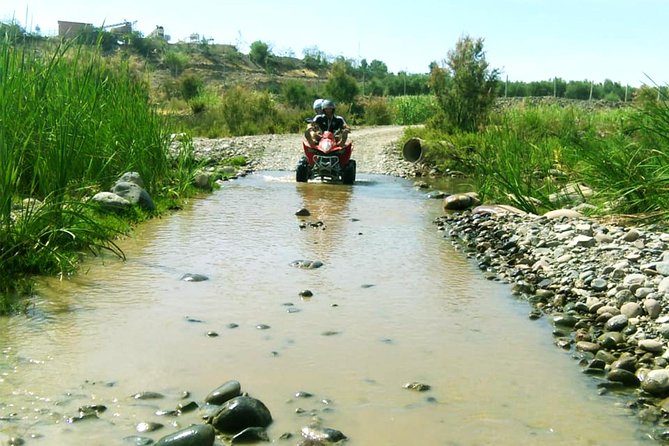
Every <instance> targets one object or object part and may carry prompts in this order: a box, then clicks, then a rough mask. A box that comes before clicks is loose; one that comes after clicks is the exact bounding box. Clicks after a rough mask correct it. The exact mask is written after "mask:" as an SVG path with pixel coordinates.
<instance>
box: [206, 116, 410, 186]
mask: <svg viewBox="0 0 669 446" xmlns="http://www.w3.org/2000/svg"><path fill="white" fill-rule="evenodd" d="M404 129H405V127H403V126H378V127H362V128H358V129H353V131H352V132H351V134H350V136H349V141H351V142H352V143H353V155H352V158H353V159H355V160H356V161H357V170H358V172H359V173H371V174H384V175H393V176H400V177H413V176H414V174H415V168H414V165H413V164H411V163H409V162H406V161H404V160H403V159H402V157H401V153H400V150H399V148H398V142H399V140H400V138H401V136H402V134H403V133H404ZM302 139H303V137H302V135H301V134H281V135H254V136H239V137H232V138H216V139H207V138H195V139H194V140H193V146H194V151H195V156H196V158H198V159H202V158H205V159H209V160H212V161H218V160H221V159H224V158H230V157H234V156H245V157H247V159H249V160H250V165H249V168H250V169H251V170H279V171H285V170H294V169H295V166H296V164H297V161H298V160H299V158H300V157H301V156H302V153H303V152H302Z"/></svg>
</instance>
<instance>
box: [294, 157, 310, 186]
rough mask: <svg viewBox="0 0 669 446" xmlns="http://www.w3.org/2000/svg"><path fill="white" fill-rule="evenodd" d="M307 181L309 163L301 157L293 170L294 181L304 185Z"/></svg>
mask: <svg viewBox="0 0 669 446" xmlns="http://www.w3.org/2000/svg"><path fill="white" fill-rule="evenodd" d="M308 180H309V163H308V162H307V158H306V157H304V156H303V157H302V158H301V159H300V161H299V162H298V163H297V169H295V181H297V182H298V183H306V182H307V181H308Z"/></svg>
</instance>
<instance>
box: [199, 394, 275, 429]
mask: <svg viewBox="0 0 669 446" xmlns="http://www.w3.org/2000/svg"><path fill="white" fill-rule="evenodd" d="M271 423H272V415H271V414H270V412H269V409H267V407H266V406H265V405H264V404H263V402H262V401H260V400H257V399H255V398H252V397H250V396H238V397H235V398H233V399H231V400H229V401H226V402H225V403H224V404H223V406H222V407H221V410H219V411H218V413H216V415H214V418H213V419H212V420H211V424H213V426H214V427H215V428H216V429H217V430H218V431H220V432H223V433H225V434H237V433H239V432H241V431H243V430H244V429H246V428H248V427H267V426H269V425H270V424H271Z"/></svg>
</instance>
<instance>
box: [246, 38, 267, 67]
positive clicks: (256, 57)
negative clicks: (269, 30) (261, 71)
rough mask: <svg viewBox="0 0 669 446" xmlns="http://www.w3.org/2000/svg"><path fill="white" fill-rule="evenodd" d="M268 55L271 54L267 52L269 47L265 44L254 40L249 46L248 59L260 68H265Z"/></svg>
mask: <svg viewBox="0 0 669 446" xmlns="http://www.w3.org/2000/svg"><path fill="white" fill-rule="evenodd" d="M270 54H271V52H270V50H269V45H267V44H266V43H265V42H262V41H260V40H256V41H255V42H253V43H252V44H251V50H250V52H249V58H250V59H251V61H252V62H254V63H257V64H258V65H260V66H261V67H267V62H268V61H269V56H270Z"/></svg>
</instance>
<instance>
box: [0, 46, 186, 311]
mask: <svg viewBox="0 0 669 446" xmlns="http://www.w3.org/2000/svg"><path fill="white" fill-rule="evenodd" d="M0 122H1V123H2V126H0V276H2V277H3V279H4V280H3V289H0V294H2V295H4V296H5V297H6V298H5V299H1V298H0V301H1V302H2V305H0V308H3V307H6V306H7V305H5V304H6V303H7V302H10V300H11V299H9V297H7V296H11V295H13V294H16V292H17V291H19V290H18V289H17V288H16V285H17V284H19V283H21V281H20V278H22V277H26V275H27V274H69V273H71V272H73V271H74V270H75V268H76V265H77V262H78V260H79V258H80V256H81V255H82V254H83V253H96V252H99V251H100V250H109V251H111V252H113V253H115V254H117V255H118V256H121V257H122V256H123V253H122V252H121V250H120V249H119V248H118V247H117V246H116V244H115V243H114V240H115V238H116V237H117V236H118V235H119V231H120V229H119V226H120V225H119V224H118V222H115V221H114V220H115V219H116V217H113V218H110V217H109V216H107V215H105V214H103V213H100V211H99V210H98V209H97V208H95V207H94V206H92V205H91V204H89V203H88V202H87V199H88V198H89V197H90V196H91V195H92V194H93V193H95V192H97V191H101V190H109V188H110V186H111V185H112V184H113V183H114V182H115V181H116V179H117V178H118V177H119V176H120V175H121V174H122V173H124V172H127V171H135V172H139V174H140V175H141V177H142V179H143V181H144V186H145V188H146V189H147V191H148V192H149V193H150V194H151V195H153V196H156V197H157V199H158V201H160V197H161V196H164V195H165V192H166V191H168V190H173V191H177V195H178V194H180V193H183V192H184V191H185V189H186V188H187V187H188V186H184V185H187V184H190V183H189V180H190V179H191V178H192V175H193V168H194V167H195V164H194V163H193V162H192V160H190V161H188V156H183V157H182V159H179V158H177V159H176V160H174V159H172V158H171V157H170V156H169V151H168V147H169V142H170V139H169V133H168V131H169V127H168V126H167V125H166V124H165V121H164V119H163V118H162V117H161V116H159V115H158V114H157V113H156V112H155V110H154V109H153V108H152V107H151V105H150V104H149V100H148V93H147V86H146V85H145V83H144V82H143V81H142V78H141V75H140V74H138V72H136V71H133V70H131V69H130V67H129V66H128V65H127V64H126V63H125V62H124V60H123V59H118V60H110V59H105V58H103V57H101V56H100V52H99V51H98V50H97V49H95V48H93V49H90V48H89V47H83V46H74V45H72V44H69V43H61V44H60V45H58V46H56V47H55V48H54V50H53V51H52V52H43V51H41V50H40V51H37V50H36V49H33V48H31V46H30V45H29V44H27V43H24V44H22V45H16V44H15V42H14V41H13V40H12V39H10V38H9V36H7V35H5V36H4V38H3V39H2V40H0ZM172 198H174V197H172ZM126 217H128V216H126ZM129 217H133V216H129ZM145 217H146V216H138V215H135V216H134V218H145Z"/></svg>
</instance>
